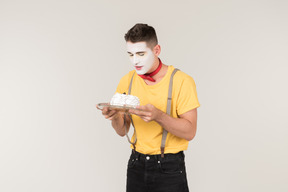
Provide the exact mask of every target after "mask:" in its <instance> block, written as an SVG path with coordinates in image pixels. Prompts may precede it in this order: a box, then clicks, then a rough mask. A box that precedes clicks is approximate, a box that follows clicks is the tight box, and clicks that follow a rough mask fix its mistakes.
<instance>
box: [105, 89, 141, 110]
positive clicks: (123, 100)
mask: <svg viewBox="0 0 288 192" xmlns="http://www.w3.org/2000/svg"><path fill="white" fill-rule="evenodd" d="M110 105H118V106H126V107H134V108H135V107H137V106H139V105H140V101H139V98H138V97H136V96H133V95H125V94H120V93H116V94H115V95H113V97H112V99H111V101H110Z"/></svg>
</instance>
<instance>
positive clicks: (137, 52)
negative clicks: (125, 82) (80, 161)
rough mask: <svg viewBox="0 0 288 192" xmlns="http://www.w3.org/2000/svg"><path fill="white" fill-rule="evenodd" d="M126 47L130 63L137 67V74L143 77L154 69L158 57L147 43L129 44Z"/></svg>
mask: <svg viewBox="0 0 288 192" xmlns="http://www.w3.org/2000/svg"><path fill="white" fill-rule="evenodd" d="M126 45H127V52H128V54H129V58H130V61H131V63H132V64H133V66H134V67H135V70H136V72H137V74H139V75H143V74H145V73H148V72H149V70H151V68H152V67H153V64H154V61H155V57H156V56H155V55H154V53H153V51H152V50H151V49H150V48H149V47H147V45H146V42H138V43H131V42H127V44H126Z"/></svg>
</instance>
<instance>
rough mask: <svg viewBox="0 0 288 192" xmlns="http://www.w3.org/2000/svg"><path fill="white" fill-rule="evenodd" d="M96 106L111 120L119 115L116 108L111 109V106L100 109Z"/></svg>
mask: <svg viewBox="0 0 288 192" xmlns="http://www.w3.org/2000/svg"><path fill="white" fill-rule="evenodd" d="M96 108H97V109H99V110H101V111H102V115H103V116H104V117H105V118H106V119H109V120H112V119H114V118H115V117H117V116H118V114H119V113H118V111H117V110H114V109H110V108H109V107H104V108H103V109H100V108H99V107H98V105H96Z"/></svg>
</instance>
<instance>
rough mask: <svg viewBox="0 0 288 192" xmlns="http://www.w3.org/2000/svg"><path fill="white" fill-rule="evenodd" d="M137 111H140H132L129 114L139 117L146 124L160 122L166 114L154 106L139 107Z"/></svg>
mask: <svg viewBox="0 0 288 192" xmlns="http://www.w3.org/2000/svg"><path fill="white" fill-rule="evenodd" d="M136 109H140V110H135V109H130V110H129V113H131V114H134V115H137V116H139V117H140V118H141V119H143V120H144V121H146V122H150V121H155V120H158V119H160V118H161V116H162V115H163V114H164V113H163V112H162V111H161V110H159V109H157V108H156V107H155V106H154V105H152V104H147V105H142V106H137V107H136Z"/></svg>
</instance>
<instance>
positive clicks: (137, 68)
mask: <svg viewBox="0 0 288 192" xmlns="http://www.w3.org/2000/svg"><path fill="white" fill-rule="evenodd" d="M142 67H143V66H135V69H136V70H141V69H142Z"/></svg>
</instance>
